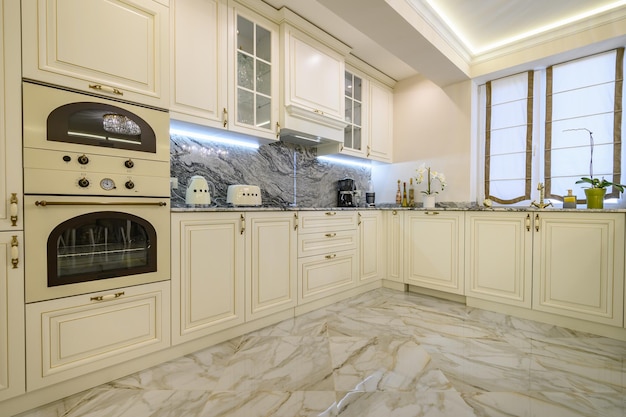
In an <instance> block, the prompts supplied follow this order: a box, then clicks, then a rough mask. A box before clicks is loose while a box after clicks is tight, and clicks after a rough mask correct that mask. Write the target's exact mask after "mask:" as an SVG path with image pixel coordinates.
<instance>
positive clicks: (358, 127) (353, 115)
mask: <svg viewBox="0 0 626 417" xmlns="http://www.w3.org/2000/svg"><path fill="white" fill-rule="evenodd" d="M345 84H346V85H345V102H346V114H345V121H346V123H347V126H346V127H345V129H344V140H343V146H344V149H345V148H348V149H352V150H354V151H357V152H358V153H362V152H363V79H362V78H361V77H359V76H357V75H356V74H354V73H352V72H349V71H346V83H345Z"/></svg>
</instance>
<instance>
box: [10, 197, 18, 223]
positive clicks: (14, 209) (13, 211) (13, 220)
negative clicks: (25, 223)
mask: <svg viewBox="0 0 626 417" xmlns="http://www.w3.org/2000/svg"><path fill="white" fill-rule="evenodd" d="M9 202H10V203H11V226H17V193H11V199H10V200H9Z"/></svg>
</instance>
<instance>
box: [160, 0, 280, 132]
mask: <svg viewBox="0 0 626 417" xmlns="http://www.w3.org/2000/svg"><path fill="white" fill-rule="evenodd" d="M262 6H265V8H269V9H271V7H269V6H267V5H264V4H259V5H258V7H262ZM271 11H274V12H275V10H273V9H271ZM271 11H270V12H271ZM171 14H172V18H171V26H172V53H171V66H172V69H171V72H172V77H171V80H172V82H171V90H172V92H171V102H170V110H171V117H172V118H173V119H176V120H180V121H183V122H191V123H196V124H199V125H204V126H209V127H216V128H221V129H227V130H230V131H233V132H238V133H245V134H248V135H253V136H257V137H262V138H266V139H272V140H276V135H277V131H278V109H279V107H278V106H279V98H278V93H279V87H280V85H279V73H280V69H279V56H280V54H279V30H278V25H277V24H276V23H274V22H272V21H271V20H269V19H267V18H265V17H263V16H261V15H260V14H258V13H256V12H255V11H253V10H250V9H249V8H246V7H244V6H243V5H241V4H239V3H238V2H236V1H228V2H227V1H226V0H174V1H172V5H171Z"/></svg>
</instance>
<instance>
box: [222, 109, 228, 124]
mask: <svg viewBox="0 0 626 417" xmlns="http://www.w3.org/2000/svg"><path fill="white" fill-rule="evenodd" d="M223 125H224V127H226V126H227V125H228V110H226V107H224V122H223Z"/></svg>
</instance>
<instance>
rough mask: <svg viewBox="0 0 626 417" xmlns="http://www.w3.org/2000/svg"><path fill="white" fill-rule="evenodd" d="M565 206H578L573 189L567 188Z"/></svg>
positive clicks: (564, 199) (564, 198) (564, 197)
mask: <svg viewBox="0 0 626 417" xmlns="http://www.w3.org/2000/svg"><path fill="white" fill-rule="evenodd" d="M563 208H576V196H575V195H574V194H572V190H567V195H566V196H563Z"/></svg>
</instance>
